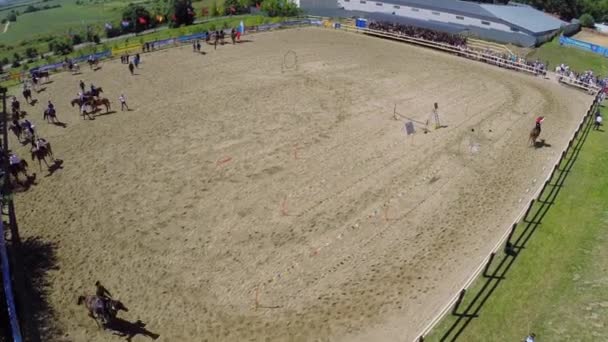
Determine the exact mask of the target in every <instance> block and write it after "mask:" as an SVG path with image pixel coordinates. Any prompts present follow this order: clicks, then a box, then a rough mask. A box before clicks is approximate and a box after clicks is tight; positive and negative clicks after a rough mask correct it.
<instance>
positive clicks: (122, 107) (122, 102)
mask: <svg viewBox="0 0 608 342" xmlns="http://www.w3.org/2000/svg"><path fill="white" fill-rule="evenodd" d="M118 101H120V110H121V111H124V110H125V108H127V111H129V106H128V105H127V99H126V98H125V95H124V94H120V96H119V97H118Z"/></svg>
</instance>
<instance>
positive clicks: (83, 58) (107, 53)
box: [74, 50, 112, 63]
mask: <svg viewBox="0 0 608 342" xmlns="http://www.w3.org/2000/svg"><path fill="white" fill-rule="evenodd" d="M91 56H93V58H94V59H102V58H107V57H110V56H112V51H110V50H108V51H102V52H97V53H94V54H91V55H86V56H80V57H76V58H74V62H76V63H79V62H85V61H88V60H89V57H91Z"/></svg>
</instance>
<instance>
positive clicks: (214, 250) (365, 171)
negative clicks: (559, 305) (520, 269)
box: [13, 28, 592, 341]
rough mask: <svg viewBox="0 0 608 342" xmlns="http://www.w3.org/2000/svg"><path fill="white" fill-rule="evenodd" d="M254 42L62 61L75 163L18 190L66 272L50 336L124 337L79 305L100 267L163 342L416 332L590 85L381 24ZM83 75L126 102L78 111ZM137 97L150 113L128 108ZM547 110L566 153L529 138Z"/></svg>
mask: <svg viewBox="0 0 608 342" xmlns="http://www.w3.org/2000/svg"><path fill="white" fill-rule="evenodd" d="M249 38H250V39H251V40H252V42H249V43H243V44H241V45H237V46H232V45H226V46H222V47H219V48H218V49H217V51H214V50H213V49H212V48H209V47H207V46H205V47H204V50H205V51H206V52H207V54H206V55H204V56H202V55H197V54H194V53H193V52H192V51H191V48H189V47H184V48H179V49H171V50H165V51H162V52H158V53H154V54H147V55H144V56H143V65H142V66H141V69H140V70H139V71H138V75H137V76H130V75H129V74H128V72H127V70H126V67H125V66H124V65H122V64H120V62H118V61H113V62H107V63H104V64H103V69H102V70H100V71H97V72H92V71H90V70H86V69H87V68H83V70H84V74H83V75H81V76H72V75H69V74H66V73H62V74H58V75H56V76H55V75H54V76H53V83H50V84H48V86H47V89H46V91H44V92H42V93H40V94H39V95H38V98H39V100H40V102H41V103H46V101H47V100H48V99H53V101H54V102H55V103H56V105H57V107H58V113H59V118H60V119H61V120H62V121H64V122H66V123H67V125H68V126H67V127H66V128H61V127H57V126H53V125H49V124H46V123H43V122H42V120H41V110H42V107H41V104H38V105H36V106H35V107H30V108H31V110H30V118H33V119H34V120H35V122H36V123H37V126H38V128H39V132H40V133H41V135H42V136H44V137H46V138H47V139H48V140H49V141H51V142H52V144H53V147H54V150H55V154H56V156H57V157H59V158H61V159H63V160H64V164H63V166H64V169H62V170H59V171H57V172H55V173H54V174H53V175H52V176H50V177H43V175H44V173H45V172H42V173H39V176H38V184H37V185H35V186H33V187H32V188H30V189H29V190H28V191H26V192H24V193H20V194H18V195H17V196H16V203H17V208H16V210H17V214H18V220H19V223H20V228H21V234H22V235H23V238H24V239H27V238H28V237H37V238H39V239H41V240H42V241H47V242H48V243H53V244H54V245H55V246H56V250H55V253H56V256H57V260H58V265H57V266H58V268H57V269H54V270H51V271H49V272H48V273H47V274H46V276H47V277H48V281H49V284H50V285H49V287H48V302H49V304H50V305H51V307H52V308H53V309H54V311H55V316H56V317H55V319H54V325H55V327H54V328H55V329H54V330H53V329H51V330H49V331H55V332H54V334H57V331H59V332H60V333H59V334H58V335H54V336H49V337H47V340H64V341H118V340H120V338H118V337H112V336H111V335H110V334H109V333H108V332H102V331H99V330H98V329H97V328H96V326H95V324H94V323H93V321H92V320H90V319H89V318H88V317H86V314H85V311H84V308H82V307H78V306H77V305H76V297H77V296H78V295H79V294H81V293H85V292H86V293H91V292H92V291H93V283H94V282H95V280H101V281H102V282H103V283H104V284H105V285H106V286H107V287H108V288H109V289H110V290H111V291H112V292H113V293H114V294H115V296H116V297H118V298H119V299H121V300H122V301H123V302H124V303H125V304H126V305H127V306H128V307H129V309H130V311H129V312H128V313H121V315H120V317H122V318H124V319H126V320H128V321H136V320H138V319H141V320H142V321H144V322H145V323H147V328H149V330H151V331H153V332H155V333H158V334H160V338H159V339H158V340H159V341H323V340H332V341H371V340H374V341H410V340H411V339H413V338H414V335H415V334H416V333H417V332H418V331H419V330H420V328H421V327H422V326H424V325H425V324H426V323H427V322H428V321H429V320H430V319H431V318H432V317H433V316H434V314H436V312H437V311H438V310H439V309H440V308H441V307H442V306H443V305H444V304H445V303H446V301H447V300H448V299H449V298H450V297H451V296H452V295H453V294H454V293H455V292H456V291H457V290H458V288H459V287H460V286H461V284H462V282H463V281H464V280H465V279H466V278H467V277H468V276H469V275H470V274H471V272H472V271H473V270H474V269H475V268H476V267H477V265H478V264H479V263H480V262H481V260H482V259H483V258H484V257H485V256H486V255H487V253H488V252H489V249H490V248H491V246H493V245H494V244H495V242H496V241H497V240H498V238H499V236H500V235H501V234H502V233H503V232H504V231H505V229H506V228H507V227H508V226H509V224H510V223H511V222H512V220H513V219H514V218H515V216H516V215H517V214H518V213H519V212H520V211H521V209H522V208H523V207H524V206H525V205H526V202H527V200H528V198H529V196H530V195H531V193H532V192H533V191H534V190H535V189H536V187H537V186H539V183H540V182H542V181H543V180H544V178H545V177H546V175H547V174H548V173H549V172H550V168H551V167H552V165H553V163H554V162H555V160H556V158H557V157H558V155H559V153H560V152H561V151H562V148H563V147H564V146H565V145H566V144H567V142H568V139H569V137H570V136H571V134H572V132H573V131H574V129H575V127H576V125H577V124H578V122H579V120H580V118H581V115H582V114H583V113H584V112H585V111H586V109H587V107H588V105H589V103H590V102H591V100H592V98H591V97H590V96H588V95H585V94H583V93H581V92H577V91H575V90H573V89H570V88H567V87H564V86H560V85H558V84H556V83H554V82H552V81H548V80H544V79H541V78H534V77H531V76H528V75H523V74H517V73H513V72H509V71H506V70H502V69H499V68H495V67H492V66H488V65H484V64H480V63H476V62H473V61H466V60H463V59H460V58H457V57H453V56H449V55H445V54H442V53H440V52H435V51H430V50H426V49H422V48H417V47H413V46H409V45H406V44H402V43H397V42H390V41H384V40H380V39H375V38H370V37H364V36H356V35H350V34H346V33H341V32H335V31H331V30H322V29H316V28H307V29H295V30H289V31H280V32H269V33H263V34H257V35H254V36H250V37H249ZM289 50H293V51H294V52H295V54H296V55H297V58H294V55H293V54H287V59H288V60H287V61H286V62H287V64H288V65H287V66H288V68H283V67H282V65H283V62H284V59H285V56H286V53H287V52H288V51H289ZM296 62H297V63H296ZM294 65H297V67H294ZM289 67H290V68H289ZM79 78H82V79H83V80H85V82H86V83H87V84H88V83H89V82H91V81H92V82H94V84H95V85H97V86H102V87H103V88H104V89H105V90H106V96H107V97H109V98H110V99H111V100H112V101H113V103H114V107H115V108H114V109H115V110H117V112H116V113H113V114H110V115H101V116H98V117H96V119H95V120H92V121H84V120H82V119H81V118H80V117H79V116H78V114H77V110H76V109H75V108H71V107H70V106H69V100H70V99H72V98H73V97H75V94H76V92H77V84H78V80H79ZM121 92H124V94H125V95H126V96H127V99H128V103H129V105H130V106H131V107H132V108H133V109H134V110H133V111H130V112H121V111H120V108H117V107H118V101H117V98H118V96H119V94H120V93H121ZM434 102H438V103H439V108H440V117H441V121H442V124H444V125H446V126H447V127H445V128H441V129H439V130H434V129H431V132H430V133H429V134H423V133H422V131H421V127H420V125H418V126H417V129H418V131H417V133H416V134H415V135H414V136H409V137H408V136H406V135H405V132H404V122H405V120H404V119H399V120H395V119H394V118H393V109H394V106H395V104H397V108H398V111H399V113H400V114H401V115H403V116H407V117H409V118H412V119H415V120H417V121H425V120H427V119H428V118H429V117H430V113H431V108H432V105H433V103H434ZM537 115H545V116H546V120H545V125H544V127H543V133H542V137H543V138H544V139H546V142H547V143H548V144H550V145H551V146H549V147H544V148H540V149H534V148H531V147H529V146H528V141H527V140H528V133H529V131H530V129H531V128H532V126H533V122H534V118H535V116H537ZM13 146H16V142H15V141H14V140H13ZM16 150H17V151H19V152H20V153H23V154H25V151H26V149H25V148H23V147H19V148H16ZM256 298H257V299H256ZM49 334H50V333H49ZM146 340H148V338H146V337H142V336H141V335H140V336H137V337H136V338H135V339H134V341H146Z"/></svg>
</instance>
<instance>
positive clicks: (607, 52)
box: [559, 36, 608, 57]
mask: <svg viewBox="0 0 608 342" xmlns="http://www.w3.org/2000/svg"><path fill="white" fill-rule="evenodd" d="M559 44H560V45H566V46H574V47H576V48H579V49H581V50H585V51H588V52H593V53H597V54H598V55H602V56H604V57H608V48H605V47H603V46H600V45H596V44H591V43H587V42H584V41H582V40H577V39H572V38H568V37H564V36H560V37H559Z"/></svg>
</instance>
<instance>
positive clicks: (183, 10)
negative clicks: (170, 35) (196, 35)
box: [173, 0, 196, 27]
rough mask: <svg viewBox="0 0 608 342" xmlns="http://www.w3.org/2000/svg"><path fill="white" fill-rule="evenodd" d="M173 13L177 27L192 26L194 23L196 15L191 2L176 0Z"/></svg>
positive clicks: (188, 0)
mask: <svg viewBox="0 0 608 342" xmlns="http://www.w3.org/2000/svg"><path fill="white" fill-rule="evenodd" d="M173 13H174V14H173V15H174V17H173V18H174V21H175V23H176V25H177V26H176V27H179V26H180V25H192V23H194V18H195V16H196V15H195V12H194V7H192V2H191V1H190V0H175V3H174V6H173Z"/></svg>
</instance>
